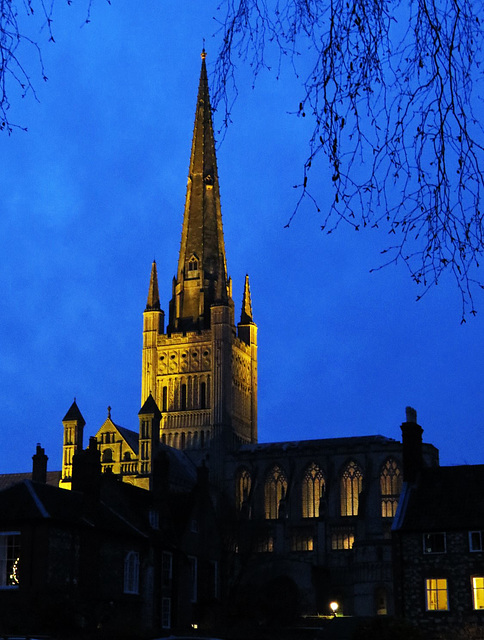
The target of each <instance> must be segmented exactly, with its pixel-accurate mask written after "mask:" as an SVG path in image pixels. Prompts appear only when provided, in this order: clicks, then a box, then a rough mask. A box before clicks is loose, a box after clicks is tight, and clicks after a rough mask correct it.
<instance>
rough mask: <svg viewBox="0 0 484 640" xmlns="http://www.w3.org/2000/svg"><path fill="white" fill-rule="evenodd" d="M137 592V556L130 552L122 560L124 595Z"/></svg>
mask: <svg viewBox="0 0 484 640" xmlns="http://www.w3.org/2000/svg"><path fill="white" fill-rule="evenodd" d="M138 592H139V554H138V553H136V551H130V552H129V553H127V554H126V557H125V559H124V593H138Z"/></svg>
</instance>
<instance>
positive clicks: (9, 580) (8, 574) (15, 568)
mask: <svg viewBox="0 0 484 640" xmlns="http://www.w3.org/2000/svg"><path fill="white" fill-rule="evenodd" d="M19 584H20V534H19V533H17V532H9V533H4V534H0V587H18V586H19Z"/></svg>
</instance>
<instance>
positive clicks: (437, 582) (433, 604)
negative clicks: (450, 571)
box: [426, 578, 449, 611]
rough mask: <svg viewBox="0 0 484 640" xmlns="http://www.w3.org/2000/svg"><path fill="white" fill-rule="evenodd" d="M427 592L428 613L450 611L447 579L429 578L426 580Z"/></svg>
mask: <svg viewBox="0 0 484 640" xmlns="http://www.w3.org/2000/svg"><path fill="white" fill-rule="evenodd" d="M426 591H427V610H428V611H447V610H448V608H449V606H448V600H447V579H446V578H428V579H427V580H426Z"/></svg>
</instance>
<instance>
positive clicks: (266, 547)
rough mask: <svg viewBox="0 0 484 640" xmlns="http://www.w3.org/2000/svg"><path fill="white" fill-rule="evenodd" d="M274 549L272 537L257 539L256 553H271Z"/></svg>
mask: <svg viewBox="0 0 484 640" xmlns="http://www.w3.org/2000/svg"><path fill="white" fill-rule="evenodd" d="M273 551H274V538H273V537H272V536H268V537H267V538H259V540H258V541H257V552H258V553H272V552H273Z"/></svg>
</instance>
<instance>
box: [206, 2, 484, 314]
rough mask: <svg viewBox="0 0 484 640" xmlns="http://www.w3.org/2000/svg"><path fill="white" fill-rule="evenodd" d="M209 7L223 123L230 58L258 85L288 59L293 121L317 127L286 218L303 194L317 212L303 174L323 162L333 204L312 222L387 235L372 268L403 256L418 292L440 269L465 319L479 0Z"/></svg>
mask: <svg viewBox="0 0 484 640" xmlns="http://www.w3.org/2000/svg"><path fill="white" fill-rule="evenodd" d="M219 10H220V11H221V12H222V14H223V16H224V17H223V19H222V20H221V21H220V27H221V33H222V35H223V37H222V46H221V49H220V52H219V57H218V60H217V63H216V69H215V80H216V90H215V96H214V104H217V103H218V104H219V105H222V106H223V110H224V113H225V124H228V122H229V121H230V110H231V107H232V104H233V100H235V98H236V97H237V87H236V74H235V70H236V62H239V61H243V62H246V63H248V64H249V65H250V66H251V68H252V71H253V74H254V81H255V80H256V78H257V77H258V75H259V74H260V73H261V72H262V71H267V70H269V69H270V67H271V62H270V61H272V60H275V65H273V66H274V67H275V72H276V75H277V77H278V76H279V74H280V72H281V69H282V66H283V65H290V66H291V67H292V69H293V70H294V72H295V73H296V75H297V77H299V78H300V80H301V84H300V86H301V95H300V98H299V100H298V102H299V110H298V113H297V115H298V116H299V117H307V118H310V119H311V120H312V123H313V129H312V134H311V137H310V139H309V141H308V143H309V152H308V156H307V160H306V162H305V164H304V167H303V176H302V182H301V184H300V185H297V187H298V189H299V190H300V194H299V198H298V199H297V200H296V204H295V207H294V210H293V213H292V215H291V217H290V219H289V223H290V222H291V220H292V218H293V216H294V215H295V213H296V212H297V210H298V209H299V207H300V205H301V204H302V203H303V202H304V201H306V200H307V199H309V200H310V202H312V203H313V204H314V206H315V207H317V208H318V211H319V206H318V198H317V197H316V196H315V195H314V193H315V191H316V188H317V182H316V181H315V177H316V175H315V174H314V172H313V173H311V168H312V167H313V165H315V163H316V161H319V159H320V157H323V156H324V157H325V158H326V159H327V161H329V164H330V167H331V171H332V193H333V197H332V203H331V205H330V206H329V208H328V210H326V211H324V212H321V216H322V217H321V221H322V223H321V228H322V229H324V230H326V231H327V232H328V233H331V232H332V231H334V230H335V228H337V227H338V225H339V224H340V222H341V221H345V222H347V223H349V224H351V225H352V226H353V227H354V229H355V230H359V229H361V228H364V227H368V228H378V227H385V228H386V229H387V231H388V233H389V234H390V236H391V240H390V241H389V244H388V246H387V247H384V249H383V251H382V253H384V254H385V256H386V261H385V263H384V264H383V265H381V266H385V265H387V264H391V263H398V262H402V261H403V262H404V263H405V264H406V265H407V267H408V269H409V273H410V276H411V278H412V279H413V280H414V281H415V282H416V283H417V284H418V285H419V286H420V294H419V296H418V298H420V297H421V296H422V295H423V294H424V293H425V292H426V291H427V290H428V289H429V288H430V287H431V286H432V285H434V284H437V283H438V282H439V280H440V279H441V277H442V275H443V274H444V273H446V272H450V273H452V274H453V276H454V278H455V281H456V284H457V287H458V289H459V291H460V293H461V299H462V319H463V320H464V319H465V316H466V313H468V312H470V313H475V309H474V305H473V295H472V292H473V290H474V286H475V285H478V286H481V287H482V286H483V283H482V278H481V277H479V276H478V273H476V272H477V270H478V267H479V261H480V257H481V255H482V253H483V250H484V234H483V222H482V212H481V206H482V204H481V196H482V190H483V187H484V174H483V168H482V163H483V145H484V135H483V133H484V132H483V128H482V125H481V122H480V121H479V118H478V117H476V115H475V113H476V111H477V109H479V108H481V109H482V106H483V105H482V94H479V93H478V91H476V87H477V88H479V87H482V81H483V75H482V68H481V63H482V55H483V53H482V44H483V29H482V26H481V24H480V16H481V15H484V13H483V3H482V1H477V2H472V1H471V0H409V2H408V4H404V3H400V2H399V1H398V0H375V1H374V2H370V3H368V2H367V1H366V0H223V1H222V2H221V4H220V6H219ZM307 69H310V72H309V73H308V72H307ZM301 70H306V71H304V73H305V75H301V74H302V73H303V72H302V71H301ZM481 90H482V89H481ZM310 178H311V180H310ZM310 186H311V190H310ZM289 223H288V224H289Z"/></svg>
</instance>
